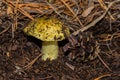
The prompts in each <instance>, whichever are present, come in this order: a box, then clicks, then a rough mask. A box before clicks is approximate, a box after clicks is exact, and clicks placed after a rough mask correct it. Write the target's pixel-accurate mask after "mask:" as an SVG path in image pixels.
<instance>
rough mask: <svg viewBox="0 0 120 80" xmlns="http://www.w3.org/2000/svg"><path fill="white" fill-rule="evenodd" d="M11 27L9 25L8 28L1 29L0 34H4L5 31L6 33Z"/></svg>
mask: <svg viewBox="0 0 120 80" xmlns="http://www.w3.org/2000/svg"><path fill="white" fill-rule="evenodd" d="M9 28H10V26H9V27H7V28H6V29H4V30H3V31H1V32H0V35H1V34H3V33H5V32H6V31H7V30H8V29H9Z"/></svg>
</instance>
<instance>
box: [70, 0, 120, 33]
mask: <svg viewBox="0 0 120 80" xmlns="http://www.w3.org/2000/svg"><path fill="white" fill-rule="evenodd" d="M119 1H120V0H116V1H113V2H110V3H109V5H108V8H107V9H106V11H105V12H104V13H103V14H102V15H101V16H100V17H98V18H97V19H95V20H94V21H93V22H91V23H90V24H88V25H86V26H85V27H83V28H81V29H79V30H77V31H75V32H73V33H72V34H73V35H77V34H78V33H79V32H80V31H82V32H84V31H86V30H87V29H89V28H91V27H93V26H95V24H96V23H98V22H99V21H100V20H102V19H103V18H104V16H105V15H106V14H107V12H108V10H109V8H110V7H111V6H112V5H113V4H114V3H115V2H119Z"/></svg>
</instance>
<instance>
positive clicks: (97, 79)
mask: <svg viewBox="0 0 120 80" xmlns="http://www.w3.org/2000/svg"><path fill="white" fill-rule="evenodd" d="M107 76H111V74H105V75H102V76H99V77H98V78H95V79H94V80H101V78H103V77H107Z"/></svg>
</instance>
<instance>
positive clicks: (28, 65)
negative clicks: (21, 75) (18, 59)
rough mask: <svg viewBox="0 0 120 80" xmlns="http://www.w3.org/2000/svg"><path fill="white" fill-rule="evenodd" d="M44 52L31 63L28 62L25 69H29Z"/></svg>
mask: <svg viewBox="0 0 120 80" xmlns="http://www.w3.org/2000/svg"><path fill="white" fill-rule="evenodd" d="M41 55H42V54H39V55H38V56H37V57H36V58H35V59H33V60H32V61H31V62H30V63H29V64H27V65H26V66H24V69H25V70H27V69H29V68H30V67H31V66H32V65H33V64H34V63H35V62H36V61H37V60H38V58H39V57H40V56H41Z"/></svg>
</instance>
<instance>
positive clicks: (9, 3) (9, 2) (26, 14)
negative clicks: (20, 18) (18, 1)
mask: <svg viewBox="0 0 120 80" xmlns="http://www.w3.org/2000/svg"><path fill="white" fill-rule="evenodd" d="M4 3H7V4H8V5H9V6H11V7H12V8H14V7H15V6H16V5H15V4H14V3H12V2H11V1H8V0H4ZM18 11H20V12H21V13H22V14H23V15H25V16H27V17H29V18H30V19H31V20H34V18H33V17H32V16H31V15H30V14H29V13H28V12H26V11H25V10H23V9H22V8H20V7H19V6H18Z"/></svg>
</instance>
